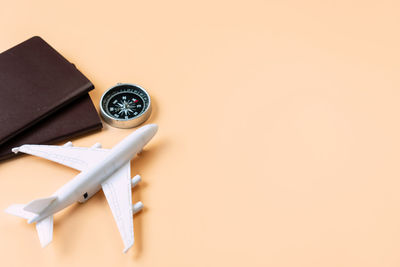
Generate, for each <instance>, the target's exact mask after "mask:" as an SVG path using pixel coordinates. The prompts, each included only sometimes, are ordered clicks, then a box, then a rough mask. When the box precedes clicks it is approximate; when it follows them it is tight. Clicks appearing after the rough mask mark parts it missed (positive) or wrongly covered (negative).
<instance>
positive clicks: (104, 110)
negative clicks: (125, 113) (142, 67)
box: [100, 83, 152, 128]
mask: <svg viewBox="0 0 400 267" xmlns="http://www.w3.org/2000/svg"><path fill="white" fill-rule="evenodd" d="M129 88H131V89H136V90H139V91H142V92H143V93H144V94H145V95H146V98H147V99H148V101H147V102H148V103H146V101H145V99H143V97H141V96H140V95H138V96H139V97H141V98H142V100H143V103H144V107H143V111H142V112H141V113H139V114H138V115H136V116H134V117H132V118H128V119H125V118H117V117H114V116H112V115H110V114H109V112H108V107H107V103H105V99H106V97H109V98H110V99H111V98H112V97H113V96H114V94H113V92H114V91H117V90H121V89H129ZM151 109H152V105H151V98H150V95H149V93H148V92H147V91H146V90H145V89H144V88H143V87H141V86H139V85H137V84H132V83H118V84H117V85H114V86H112V87H110V88H109V89H107V90H106V91H105V92H104V94H103V95H102V96H101V99H100V113H101V116H102V117H103V119H104V121H105V122H107V123H108V124H110V125H111V126H113V127H117V128H133V127H136V126H138V125H140V124H142V123H143V122H145V121H146V120H147V119H148V118H149V116H150V114H151Z"/></svg>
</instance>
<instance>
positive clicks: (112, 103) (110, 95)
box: [102, 85, 149, 120]
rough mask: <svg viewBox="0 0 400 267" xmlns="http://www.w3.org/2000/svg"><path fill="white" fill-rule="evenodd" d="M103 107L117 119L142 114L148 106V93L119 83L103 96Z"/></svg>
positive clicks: (127, 118)
mask: <svg viewBox="0 0 400 267" xmlns="http://www.w3.org/2000/svg"><path fill="white" fill-rule="evenodd" d="M102 105H103V109H104V111H105V112H106V113H107V114H108V115H109V116H111V117H113V118H115V119H118V120H130V119H133V118H136V117H138V116H140V115H141V114H143V113H144V112H145V111H146V109H147V108H148V106H149V97H148V94H147V93H146V92H145V91H144V90H143V89H141V88H139V87H136V86H133V85H121V86H117V87H114V88H113V89H112V90H110V91H108V92H107V93H106V95H105V96H104V97H103V102H102Z"/></svg>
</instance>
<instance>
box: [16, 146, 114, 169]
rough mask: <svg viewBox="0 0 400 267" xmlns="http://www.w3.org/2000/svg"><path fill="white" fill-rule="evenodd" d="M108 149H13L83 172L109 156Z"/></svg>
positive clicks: (51, 147) (29, 147)
mask: <svg viewBox="0 0 400 267" xmlns="http://www.w3.org/2000/svg"><path fill="white" fill-rule="evenodd" d="M108 151H109V150H108V149H102V148H88V147H70V146H47V145H23V146H20V147H17V148H13V152H14V153H18V152H23V153H26V154H31V155H34V156H38V157H41V158H45V159H48V160H51V161H54V162H57V163H60V164H62V165H65V166H68V167H71V168H73V169H76V170H79V171H83V170H85V169H87V168H88V167H89V166H90V165H92V164H93V163H96V162H98V161H99V160H101V159H102V158H104V157H105V156H106V155H107V154H108Z"/></svg>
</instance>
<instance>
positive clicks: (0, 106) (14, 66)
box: [0, 36, 94, 145]
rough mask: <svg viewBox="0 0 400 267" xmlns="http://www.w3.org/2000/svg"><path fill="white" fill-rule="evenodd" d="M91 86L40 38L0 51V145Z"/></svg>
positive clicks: (91, 86) (82, 93)
mask: <svg viewBox="0 0 400 267" xmlns="http://www.w3.org/2000/svg"><path fill="white" fill-rule="evenodd" d="M93 88H94V86H93V84H92V83H91V82H90V81H89V80H88V79H87V78H86V77H85V76H84V75H83V74H82V73H81V72H80V71H79V70H78V69H77V68H76V67H75V66H74V65H73V64H71V63H70V62H69V61H68V60H66V59H65V58H64V57H63V56H62V55H60V54H59V53H58V52H57V51H56V50H54V49H53V48H52V47H51V46H50V45H49V44H47V43H46V42H45V41H44V40H43V39H42V38H40V37H38V36H35V37H32V38H30V39H28V40H26V41H25V42H22V43H21V44H19V45H17V46H14V47H13V48H10V49H9V50H6V51H4V52H3V53H1V54H0V145H1V144H3V143H5V142H6V141H7V140H9V139H10V138H12V137H14V136H16V135H17V134H19V133H21V132H22V131H24V130H25V129H27V128H29V127H31V126H33V125H35V124H36V123H38V122H39V121H41V120H43V118H45V117H47V116H49V115H51V114H53V113H54V112H56V111H57V110H58V109H60V108H62V107H65V106H66V105H67V104H70V103H71V102H72V101H74V100H76V99H78V98H79V97H80V96H83V95H85V94H86V93H87V92H88V91H90V90H92V89H93Z"/></svg>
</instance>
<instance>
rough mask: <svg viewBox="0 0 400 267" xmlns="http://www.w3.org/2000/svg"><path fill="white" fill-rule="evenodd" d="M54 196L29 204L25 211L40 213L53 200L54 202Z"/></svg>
mask: <svg viewBox="0 0 400 267" xmlns="http://www.w3.org/2000/svg"><path fill="white" fill-rule="evenodd" d="M56 199H57V197H56V196H51V197H46V198H39V199H35V200H33V201H31V202H29V203H28V204H27V205H26V206H25V207H24V210H25V211H30V212H33V213H37V214H39V213H41V212H42V211H43V210H44V209H46V208H47V207H48V206H50V204H51V203H53V201H54V200H56Z"/></svg>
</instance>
